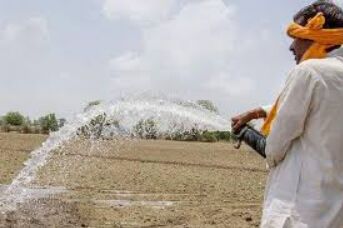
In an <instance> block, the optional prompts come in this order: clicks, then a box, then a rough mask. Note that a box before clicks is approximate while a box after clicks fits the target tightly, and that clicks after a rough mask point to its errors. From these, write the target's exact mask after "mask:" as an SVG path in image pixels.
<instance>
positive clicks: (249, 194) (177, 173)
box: [0, 133, 267, 228]
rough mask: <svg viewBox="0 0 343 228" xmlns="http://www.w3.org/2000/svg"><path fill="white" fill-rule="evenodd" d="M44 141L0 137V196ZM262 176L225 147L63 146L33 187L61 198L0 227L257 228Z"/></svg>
mask: <svg viewBox="0 0 343 228" xmlns="http://www.w3.org/2000/svg"><path fill="white" fill-rule="evenodd" d="M45 139H46V136H42V135H22V134H17V133H3V134H0V184H1V187H0V194H1V191H2V190H1V189H4V188H5V187H6V185H8V184H10V183H11V180H12V179H13V178H14V177H15V176H16V174H17V173H18V171H19V170H20V169H21V168H22V167H23V162H24V161H25V160H27V159H28V158H29V156H30V152H31V151H32V150H34V149H35V148H37V147H39V146H40V144H41V143H42V142H43V141H44V140H45ZM266 174H267V171H266V170H265V164H264V162H263V160H262V159H261V158H260V157H259V156H258V155H256V154H254V153H253V152H250V151H248V150H247V149H246V148H244V147H243V148H242V149H241V150H240V151H237V150H235V149H234V148H233V146H232V145H231V144H229V143H221V142H218V143H199V142H175V141H160V140H133V141H118V140H117V141H115V142H114V141H113V140H112V141H111V140H103V141H96V142H93V143H92V144H91V143H90V142H89V141H86V140H77V141H73V142H70V143H68V144H67V145H66V146H65V147H64V148H62V149H59V150H57V151H55V153H54V155H53V157H52V158H51V159H50V161H49V162H48V164H47V165H45V166H44V167H43V168H41V169H40V171H39V175H38V177H37V178H36V179H35V180H34V182H33V183H32V184H31V185H32V186H31V187H32V188H52V187H64V188H65V191H64V192H63V193H59V194H55V195H51V196H49V197H45V198H42V199H38V200H29V201H27V202H25V203H24V204H22V205H20V206H19V208H18V209H17V210H15V211H12V212H8V213H5V214H2V215H0V227H51V226H57V227H234V228H236V227H258V225H259V220H260V215H261V203H262V200H263V189H264V185H265V179H266Z"/></svg>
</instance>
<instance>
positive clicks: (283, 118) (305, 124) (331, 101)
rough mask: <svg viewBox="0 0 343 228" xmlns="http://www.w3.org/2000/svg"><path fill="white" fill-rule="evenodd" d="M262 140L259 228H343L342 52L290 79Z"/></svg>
mask: <svg viewBox="0 0 343 228" xmlns="http://www.w3.org/2000/svg"><path fill="white" fill-rule="evenodd" d="M279 102H280V105H279V110H278V116H277V118H276V119H275V122H274V123H273V130H272V131H271V133H270V135H269V136H268V137H267V144H266V145H267V146H266V155H267V163H268V165H269V167H270V174H269V177H268V183H267V186H266V192H265V202H264V210H263V218H262V225H261V226H262V227H268V228H269V227H280V228H283V227H285V228H287V227H299V228H305V227H306V228H316V227H318V228H325V227H328V228H329V227H330V228H331V227H333V228H335V227H343V122H342V117H343V49H338V50H335V51H333V52H332V53H330V54H329V56H328V57H327V58H325V59H313V60H307V61H304V62H303V63H301V64H299V65H297V66H296V67H295V68H294V69H293V70H292V71H291V72H290V74H289V76H288V79H287V81H286V85H285V87H284V89H283V91H282V93H281V95H280V101H279Z"/></svg>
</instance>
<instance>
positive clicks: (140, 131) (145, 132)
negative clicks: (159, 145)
mask: <svg viewBox="0 0 343 228" xmlns="http://www.w3.org/2000/svg"><path fill="white" fill-rule="evenodd" d="M135 133H136V134H137V135H138V136H139V137H140V138H143V139H157V138H158V136H157V126H156V122H155V121H154V120H153V119H146V120H140V121H139V122H138V123H137V125H136V126H135Z"/></svg>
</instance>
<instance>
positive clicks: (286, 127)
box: [266, 65, 317, 167]
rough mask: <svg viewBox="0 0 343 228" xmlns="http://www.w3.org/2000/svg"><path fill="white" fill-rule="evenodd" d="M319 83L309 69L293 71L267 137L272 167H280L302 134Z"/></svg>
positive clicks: (267, 154) (301, 68) (267, 152)
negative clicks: (290, 148) (294, 141)
mask: <svg viewBox="0 0 343 228" xmlns="http://www.w3.org/2000/svg"><path fill="white" fill-rule="evenodd" d="M316 82H317V80H316V78H315V75H314V72H313V71H312V70H311V69H308V67H307V68H306V66H301V65H299V66H297V67H295V68H294V69H293V70H292V71H291V72H290V74H289V77H288V79H287V81H286V85H285V87H284V89H283V91H282V92H281V94H280V100H279V102H280V103H279V107H278V113H277V116H276V119H275V120H274V123H273V126H272V130H271V132H270V134H269V136H268V137H267V143H266V156H267V163H268V166H269V167H275V166H277V164H278V163H280V162H281V161H282V160H283V159H284V158H285V156H286V153H287V150H288V149H289V147H290V145H291V143H292V141H293V140H294V139H296V138H297V137H299V136H301V134H302V133H303V131H304V125H305V121H306V117H307V116H308V114H309V112H310V108H311V100H312V95H313V92H314V89H315V86H316V84H317V83H316Z"/></svg>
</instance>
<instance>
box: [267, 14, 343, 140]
mask: <svg viewBox="0 0 343 228" xmlns="http://www.w3.org/2000/svg"><path fill="white" fill-rule="evenodd" d="M324 24H325V17H324V15H323V13H318V14H317V15H316V16H315V17H313V18H312V19H310V20H309V21H308V22H307V24H306V26H301V25H299V24H297V23H294V22H293V23H291V24H290V25H289V26H288V29H287V35H288V36H290V37H292V38H300V39H307V40H312V41H314V42H313V44H312V45H311V46H310V47H309V49H308V50H307V51H306V52H305V53H304V55H303V56H302V58H301V61H304V60H307V59H321V58H325V57H326V56H327V49H329V48H331V47H334V46H336V45H342V44H343V28H337V29H323V26H324ZM278 106H279V98H278V99H277V100H276V102H275V103H274V105H273V107H272V109H271V111H270V113H269V114H268V116H267V118H266V119H265V122H264V124H263V126H262V129H261V132H262V134H263V135H265V136H268V135H269V133H270V131H271V128H272V125H273V122H274V120H275V118H276V116H277V112H278V108H279V107H278Z"/></svg>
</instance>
